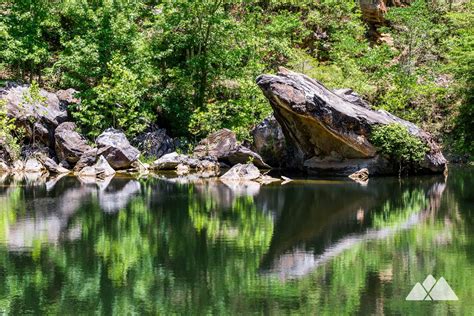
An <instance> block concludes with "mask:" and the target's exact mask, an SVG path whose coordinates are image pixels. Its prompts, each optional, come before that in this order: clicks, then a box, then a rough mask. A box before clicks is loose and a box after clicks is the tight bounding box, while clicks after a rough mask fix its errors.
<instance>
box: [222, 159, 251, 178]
mask: <svg viewBox="0 0 474 316" xmlns="http://www.w3.org/2000/svg"><path fill="white" fill-rule="evenodd" d="M259 177H260V170H258V168H257V167H255V166H254V165H253V164H251V163H250V164H240V163H239V164H236V165H235V166H233V167H232V168H231V169H230V170H229V171H227V172H226V173H225V174H224V175H223V176H221V179H223V180H255V179H257V178H259Z"/></svg>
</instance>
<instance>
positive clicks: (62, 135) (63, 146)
mask: <svg viewBox="0 0 474 316" xmlns="http://www.w3.org/2000/svg"><path fill="white" fill-rule="evenodd" d="M75 129H76V124H74V123H73V122H65V123H62V124H61V125H59V126H58V127H57V128H56V131H55V132H54V138H55V149H56V155H57V156H58V158H59V160H66V161H67V162H69V163H71V164H75V163H76V162H78V161H79V159H80V158H81V156H82V155H83V154H84V153H85V152H87V151H89V150H91V146H89V145H88V144H87V141H86V139H85V138H84V137H83V136H82V135H80V134H79V133H78V132H76V131H75Z"/></svg>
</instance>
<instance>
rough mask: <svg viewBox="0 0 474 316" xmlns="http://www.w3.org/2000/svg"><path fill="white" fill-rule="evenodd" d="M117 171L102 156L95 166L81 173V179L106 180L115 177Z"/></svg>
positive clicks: (86, 168)
mask: <svg viewBox="0 0 474 316" xmlns="http://www.w3.org/2000/svg"><path fill="white" fill-rule="evenodd" d="M114 174H115V170H114V169H113V168H112V167H111V166H110V165H109V163H108V162H107V160H106V159H105V158H104V156H100V157H99V159H98V160H97V162H96V163H95V165H94V166H87V167H85V168H83V169H82V170H81V171H79V173H78V176H79V177H96V178H99V179H105V178H107V177H110V176H113V175H114Z"/></svg>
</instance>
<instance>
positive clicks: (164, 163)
mask: <svg viewBox="0 0 474 316" xmlns="http://www.w3.org/2000/svg"><path fill="white" fill-rule="evenodd" d="M198 164H199V160H198V159H195V158H191V157H188V156H186V155H181V154H178V153H177V152H173V153H170V154H166V155H164V156H162V157H161V158H159V159H157V160H156V161H155V162H153V164H152V166H151V168H152V169H156V170H176V168H177V167H178V165H186V166H188V167H189V168H190V169H196V168H197V166H198Z"/></svg>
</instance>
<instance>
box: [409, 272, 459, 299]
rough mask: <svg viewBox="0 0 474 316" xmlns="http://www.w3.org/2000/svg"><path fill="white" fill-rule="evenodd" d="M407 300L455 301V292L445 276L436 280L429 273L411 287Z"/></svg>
mask: <svg viewBox="0 0 474 316" xmlns="http://www.w3.org/2000/svg"><path fill="white" fill-rule="evenodd" d="M405 300H407V301H457V300H459V299H458V297H457V295H456V293H454V291H453V289H452V288H451V287H450V286H449V284H448V282H447V281H446V279H445V278H443V277H441V278H440V279H439V280H438V281H436V279H435V278H434V277H433V276H432V275H431V274H430V275H428V276H427V277H426V279H425V280H424V281H423V284H421V283H420V282H418V283H416V284H415V286H414V287H413V288H412V289H411V291H410V293H408V296H407V297H406V298H405Z"/></svg>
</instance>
